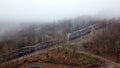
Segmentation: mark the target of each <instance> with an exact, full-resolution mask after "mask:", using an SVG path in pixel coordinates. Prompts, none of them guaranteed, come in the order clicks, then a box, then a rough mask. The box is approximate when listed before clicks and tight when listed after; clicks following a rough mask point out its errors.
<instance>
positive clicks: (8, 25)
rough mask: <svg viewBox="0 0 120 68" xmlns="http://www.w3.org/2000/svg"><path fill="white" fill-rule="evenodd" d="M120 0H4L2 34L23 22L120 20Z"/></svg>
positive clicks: (0, 11)
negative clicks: (69, 19) (92, 17)
mask: <svg viewBox="0 0 120 68" xmlns="http://www.w3.org/2000/svg"><path fill="white" fill-rule="evenodd" d="M119 6H120V0H0V33H2V34H3V33H4V32H5V31H9V30H10V29H15V28H17V27H18V25H19V24H21V23H29V22H33V23H35V22H37V23H38V22H39V23H43V22H49V21H57V20H62V19H66V18H75V17H77V16H84V15H86V16H95V17H96V16H97V17H103V18H104V17H105V18H107V17H110V18H111V17H119V15H120V13H119V12H120V7H119Z"/></svg>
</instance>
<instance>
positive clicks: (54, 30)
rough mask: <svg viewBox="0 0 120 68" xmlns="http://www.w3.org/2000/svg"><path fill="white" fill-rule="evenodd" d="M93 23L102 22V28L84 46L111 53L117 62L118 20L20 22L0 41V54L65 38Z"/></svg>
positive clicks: (119, 47)
mask: <svg viewBox="0 0 120 68" xmlns="http://www.w3.org/2000/svg"><path fill="white" fill-rule="evenodd" d="M94 23H103V24H104V25H105V27H104V28H102V29H101V30H98V31H96V32H95V34H94V36H93V40H91V41H89V42H86V43H84V45H85V47H87V48H89V49H91V50H92V51H93V52H95V53H96V54H99V55H102V54H107V53H113V54H115V55H116V59H117V62H119V52H120V21H119V20H115V19H112V20H105V19H104V20H98V19H93V18H88V17H87V18H84V19H83V18H76V19H69V20H61V21H57V22H53V23H47V24H21V29H20V30H19V31H18V32H16V33H15V34H14V35H13V36H10V35H8V36H6V37H4V39H2V40H1V41H0V54H1V55H2V54H3V53H4V54H5V53H7V52H11V51H13V50H16V49H20V48H22V47H26V46H34V45H35V44H37V43H43V42H46V41H49V40H60V39H62V40H65V39H66V38H65V37H66V34H67V33H69V32H73V31H76V30H79V29H82V28H84V27H87V26H89V25H91V24H94Z"/></svg>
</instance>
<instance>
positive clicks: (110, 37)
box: [84, 19, 120, 62]
mask: <svg viewBox="0 0 120 68" xmlns="http://www.w3.org/2000/svg"><path fill="white" fill-rule="evenodd" d="M102 23H103V24H104V25H105V27H104V28H102V29H101V30H99V31H96V32H95V34H94V36H93V40H91V41H89V42H86V43H84V45H85V46H84V47H85V48H88V49H90V50H92V51H93V52H95V53H96V54H98V55H105V54H109V56H116V62H119V61H120V59H119V58H120V20H114V19H113V20H109V21H102Z"/></svg>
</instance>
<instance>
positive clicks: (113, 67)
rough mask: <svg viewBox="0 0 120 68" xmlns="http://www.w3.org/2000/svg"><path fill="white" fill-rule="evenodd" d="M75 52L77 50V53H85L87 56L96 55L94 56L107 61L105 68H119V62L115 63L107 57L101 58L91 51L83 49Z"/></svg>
mask: <svg viewBox="0 0 120 68" xmlns="http://www.w3.org/2000/svg"><path fill="white" fill-rule="evenodd" d="M77 52H78V53H82V54H85V55H89V56H92V57H96V58H98V59H100V60H104V61H106V62H107V63H108V67H106V68H120V64H118V63H115V62H113V61H110V60H108V59H105V58H103V57H100V56H97V55H94V54H91V53H88V52H84V51H77Z"/></svg>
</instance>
